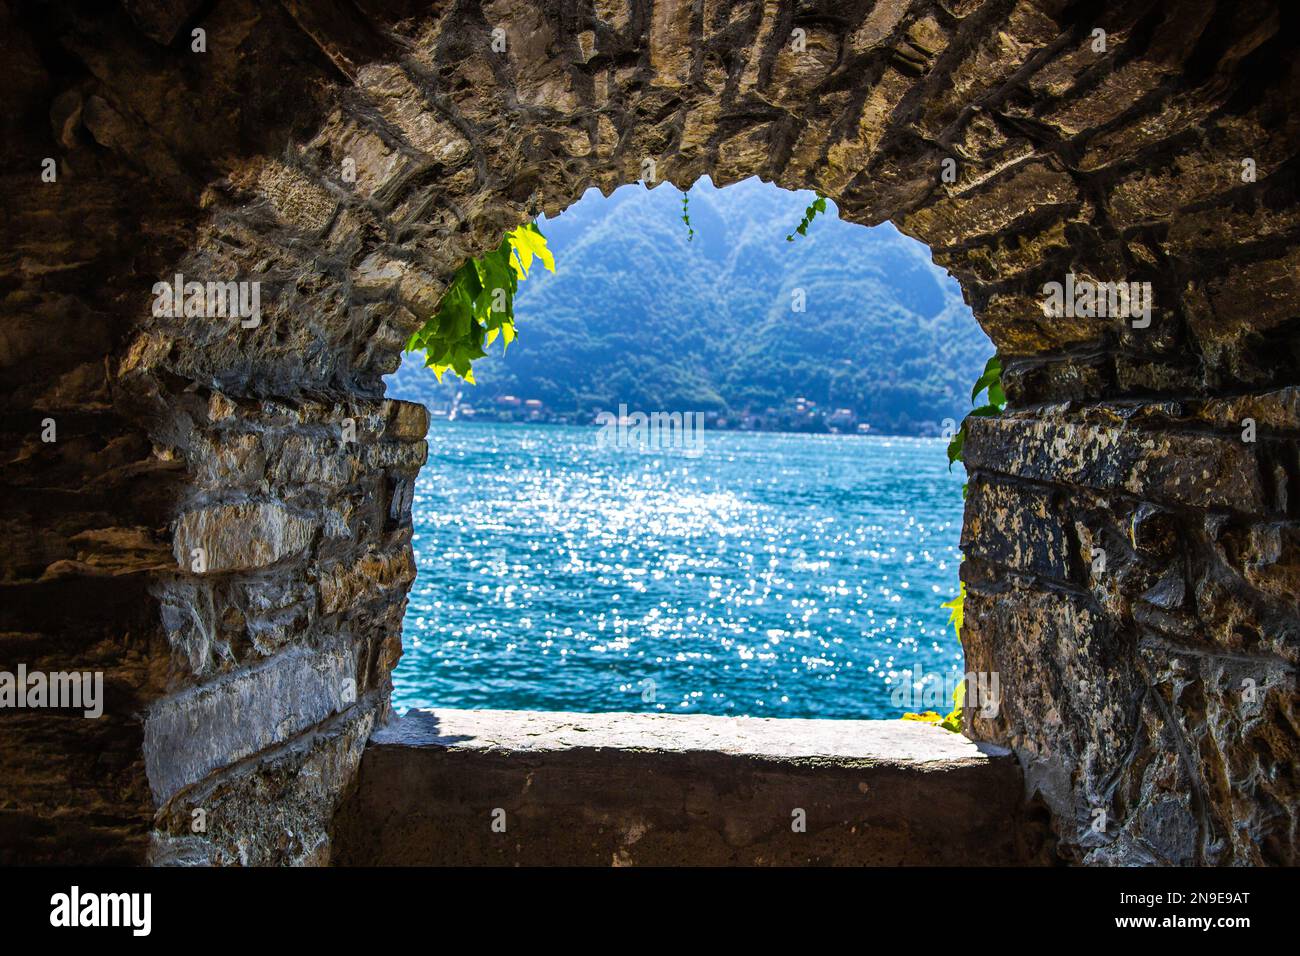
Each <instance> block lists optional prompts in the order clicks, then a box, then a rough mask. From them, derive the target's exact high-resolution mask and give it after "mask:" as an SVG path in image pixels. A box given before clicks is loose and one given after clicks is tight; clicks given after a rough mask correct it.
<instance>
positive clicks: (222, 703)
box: [144, 644, 357, 803]
mask: <svg viewBox="0 0 1300 956" xmlns="http://www.w3.org/2000/svg"><path fill="white" fill-rule="evenodd" d="M353 653H354V652H353V650H352V649H351V648H349V647H347V646H346V645H342V644H335V645H334V646H332V647H324V648H319V649H312V648H307V647H295V648H290V649H289V650H286V651H284V652H283V653H282V654H279V655H277V656H275V657H273V658H271V659H270V660H268V661H265V662H264V663H261V664H256V665H254V666H253V667H250V668H248V669H246V670H242V671H237V672H235V673H233V674H228V675H225V676H223V677H221V678H219V679H217V680H216V681H213V682H211V683H209V684H205V685H203V686H201V687H194V688H191V689H189V690H185V691H182V692H181V693H179V694H175V695H173V696H170V697H165V698H163V699H162V700H159V701H158V702H157V703H155V704H154V705H152V706H151V707H150V709H149V714H148V717H147V718H146V719H145V725H144V756H145V765H146V766H147V768H148V772H149V786H150V788H151V789H152V790H153V794H154V799H156V800H158V801H159V802H160V803H161V802H162V801H165V800H167V799H170V798H171V796H172V795H173V794H175V793H176V792H177V791H178V790H180V789H181V788H183V787H187V786H189V785H190V784H193V783H196V782H198V781H199V780H202V779H203V778H204V777H206V776H207V775H208V774H209V773H211V772H213V771H214V770H219V769H221V768H223V767H227V766H229V765H231V764H233V763H235V762H236V761H238V760H241V759H242V758H244V757H247V756H248V755H250V754H254V753H257V752H258V751H259V750H263V749H265V748H267V747H270V746H273V745H275V744H280V743H283V742H285V741H286V740H288V739H289V738H291V737H293V736H295V735H296V734H298V733H300V732H302V731H303V730H306V729H307V728H309V727H311V726H313V725H315V724H317V723H319V722H321V721H322V720H324V719H325V718H327V717H329V716H330V715H331V714H333V713H336V712H338V711H340V710H343V709H344V708H346V707H348V706H349V705H350V704H352V703H355V702H356V699H357V685H356V670H357V662H356V658H355V657H354V656H353Z"/></svg>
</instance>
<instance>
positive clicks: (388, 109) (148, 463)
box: [0, 0, 1300, 863]
mask: <svg viewBox="0 0 1300 956" xmlns="http://www.w3.org/2000/svg"><path fill="white" fill-rule="evenodd" d="M103 7H104V5H102V4H91V3H80V4H79V3H72V4H66V5H59V6H58V7H57V8H55V9H51V8H47V7H46V6H44V5H40V4H36V3H23V2H19V3H14V2H12V0H5V2H4V3H3V4H0V37H3V40H2V41H0V42H3V43H4V44H5V49H4V51H3V52H4V54H5V60H6V62H7V63H9V64H11V67H10V71H11V80H10V91H9V94H8V96H7V98H6V102H5V106H4V123H5V137H4V143H3V146H2V147H0V148H2V149H3V150H4V159H5V160H6V162H5V163H4V165H3V170H2V172H0V175H2V176H3V179H4V182H3V188H4V195H5V197H6V198H5V206H6V208H5V216H4V219H3V224H4V225H3V228H4V239H5V240H6V241H5V242H4V243H3V245H2V246H0V282H3V290H4V293H3V299H2V300H0V302H2V309H3V315H2V316H0V393H2V394H3V403H4V416H3V419H2V421H3V428H4V432H5V435H4V437H5V439H6V447H8V448H10V449H11V453H10V455H9V456H8V457H7V458H6V460H5V463H4V465H3V475H2V476H0V480H2V481H3V483H4V485H5V493H4V496H3V509H4V510H3V513H2V514H0V520H2V521H3V527H4V531H5V541H6V544H5V547H4V548H3V553H2V563H0V586H2V587H3V589H4V594H3V601H2V602H0V667H3V668H9V669H12V668H13V667H14V666H16V665H17V664H18V663H20V662H23V663H26V664H27V666H28V667H29V668H44V669H48V670H56V669H70V668H77V669H100V670H103V671H104V672H105V675H106V681H107V684H108V707H107V711H106V715H105V717H104V718H102V719H100V720H98V721H89V720H83V719H79V718H75V719H74V718H70V717H62V716H58V717H54V716H51V715H49V714H45V713H41V712H19V713H17V714H15V713H14V712H6V713H5V714H4V716H3V718H2V723H0V858H3V859H5V860H33V859H43V860H73V859H75V860H83V861H85V860H94V859H101V860H143V859H145V858H147V857H150V856H152V858H153V859H155V860H159V861H172V860H174V861H181V862H185V861H214V862H235V861H245V862H314V861H324V860H326V859H328V856H329V836H328V831H329V826H330V820H331V818H332V816H333V813H334V809H335V806H336V805H337V803H338V800H339V797H340V795H341V793H342V792H343V790H344V789H345V787H346V785H347V782H348V781H349V780H350V779H351V778H352V775H353V772H354V769H355V767H356V764H357V761H358V759H359V755H360V752H361V749H362V747H363V745H364V742H365V740H366V738H367V736H368V734H369V732H370V730H371V729H372V727H373V726H374V725H375V723H376V722H382V721H384V720H385V719H386V718H387V716H388V709H389V708H388V694H389V680H388V674H389V671H390V670H391V668H392V666H393V664H394V662H395V661H396V659H397V657H398V655H399V654H400V620H401V610H402V607H403V603H404V599H405V591H406V589H407V587H408V586H409V584H410V582H411V579H412V577H413V564H412V560H411V550H410V489H411V480H412V478H413V476H414V474H415V472H416V470H417V469H418V468H419V467H420V464H421V463H422V462H423V460H424V457H425V454H426V449H425V446H424V442H423V438H424V430H425V420H424V418H423V413H422V410H420V409H416V408H412V407H410V406H406V405H402V404H401V403H393V402H387V401H385V400H384V399H383V385H382V379H381V376H382V375H383V374H385V373H387V372H389V371H391V370H393V369H394V368H395V367H396V365H397V363H398V358H399V350H400V348H401V345H402V343H403V341H404V340H405V338H406V337H407V336H408V335H409V333H410V332H411V331H412V329H414V328H415V327H416V325H417V323H418V322H419V321H420V318H421V317H423V316H425V315H427V314H428V313H429V312H430V310H431V309H433V308H435V307H436V304H437V300H438V298H439V295H440V294H441V291H442V289H443V288H444V287H445V284H446V282H447V281H448V277H449V276H450V274H451V273H452V271H454V269H455V268H456V267H457V266H458V265H459V264H460V263H461V262H462V261H463V260H464V259H465V257H466V256H469V255H472V254H475V253H477V252H481V251H483V250H484V249H486V248H489V247H491V246H494V245H495V244H496V243H497V242H498V241H499V238H500V235H501V233H502V232H503V231H504V230H505V229H508V228H510V227H513V226H514V225H517V224H518V223H519V222H521V221H523V220H525V219H526V218H527V217H529V216H531V215H534V214H536V213H537V212H539V211H546V212H547V213H550V214H554V213H556V212H558V211H560V210H561V209H563V208H564V207H565V206H566V205H567V204H568V203H570V202H572V201H573V200H574V199H576V198H577V197H578V196H579V195H580V194H581V193H582V192H583V191H584V190H585V189H586V188H588V187H589V186H597V187H599V188H601V189H602V190H604V191H609V190H611V189H613V188H615V187H616V186H618V185H621V184H623V183H628V182H633V181H636V180H637V179H638V178H641V177H642V175H643V162H644V160H646V159H653V160H654V161H655V175H656V176H657V177H659V178H661V179H665V180H671V181H672V182H674V183H677V184H680V185H683V186H684V185H687V184H689V183H691V182H693V181H694V180H695V179H696V178H697V177H699V176H701V175H704V174H706V173H707V174H710V175H711V176H712V177H713V178H714V180H715V182H718V183H720V184H726V183H729V182H733V181H736V180H739V179H741V178H744V177H747V176H751V175H759V176H762V177H764V178H766V179H769V180H772V181H774V182H776V183H778V184H780V185H782V186H785V187H787V188H803V187H811V188H817V189H819V190H821V191H822V192H823V193H825V194H826V195H828V196H830V197H832V198H833V199H835V201H836V202H837V203H838V204H839V206H840V209H841V215H842V216H843V217H845V218H847V219H849V220H852V221H856V222H861V223H876V222H881V221H883V220H886V219H892V220H893V221H895V222H896V223H897V224H898V225H899V227H900V228H901V229H903V230H904V231H905V232H907V233H908V234H910V235H913V236H915V237H917V238H918V239H921V240H922V241H924V242H926V243H928V244H929V245H930V246H931V248H932V250H933V251H934V255H935V259H936V261H938V262H939V263H940V264H942V265H944V266H946V267H947V268H949V269H950V270H952V272H953V273H954V275H956V276H957V277H958V278H959V279H960V280H961V282H962V285H963V288H964V289H965V292H966V297H967V300H968V302H969V303H970V304H971V306H972V308H973V309H974V310H975V313H976V316H977V318H978V319H979V321H980V322H981V324H982V325H983V326H984V328H985V329H986V330H987V331H988V333H989V334H990V336H991V337H992V338H993V340H994V342H995V343H996V344H997V346H998V349H999V351H1000V353H1001V354H1002V356H1003V357H1004V361H1005V364H1006V368H1007V372H1006V375H1005V378H1006V383H1007V387H1008V394H1009V397H1010V401H1011V411H1010V413H1009V414H1008V415H1007V416H1005V417H1004V418H1003V419H1000V420H997V421H991V420H989V421H981V422H978V423H976V424H975V426H974V427H973V429H972V434H971V437H970V441H969V443H968V446H967V459H968V463H969V465H970V468H971V486H970V491H971V494H970V498H969V501H968V507H967V518H966V528H965V532H964V545H963V546H964V548H965V552H966V556H967V559H968V560H967V562H966V564H965V566H964V571H963V575H964V577H965V579H966V581H967V583H968V587H969V589H970V597H969V603H968V609H967V634H966V649H967V654H968V665H969V666H970V667H971V668H972V669H986V670H988V669H992V670H998V671H999V673H1000V674H1001V684H1002V688H1003V694H1004V698H1005V699H1006V704H1005V706H1004V708H1003V709H1002V711H1001V712H1000V714H999V715H998V717H997V718H996V719H993V720H982V719H977V720H974V721H973V722H972V724H971V726H970V727H969V729H968V732H969V733H971V734H972V735H973V736H975V737H976V738H977V739H987V740H992V741H996V742H1001V743H1005V744H1007V745H1009V746H1011V747H1013V748H1014V749H1015V750H1016V751H1017V753H1018V754H1020V756H1021V759H1022V761H1023V762H1024V764H1025V767H1026V773H1027V775H1028V779H1029V781H1030V783H1031V786H1032V787H1034V788H1035V789H1036V790H1037V792H1038V793H1039V794H1040V795H1041V797H1042V798H1043V799H1044V800H1045V801H1046V802H1047V803H1048V804H1049V805H1050V806H1051V808H1052V810H1053V811H1054V813H1055V824H1056V827H1057V831H1058V836H1059V838H1060V848H1061V852H1062V854H1063V855H1064V856H1065V858H1066V859H1070V860H1085V861H1088V862H1168V863H1176V862H1200V863H1253V862H1267V863H1280V862H1294V861H1295V857H1296V812H1297V810H1296V807H1297V796H1296V789H1297V788H1296V780H1295V765H1296V751H1297V746H1296V736H1297V733H1296V719H1295V713H1294V706H1295V693H1294V692H1295V666H1296V656H1297V650H1296V649H1297V627H1298V626H1300V607H1298V605H1297V597H1296V595H1297V593H1298V589H1297V549H1296V547H1295V544H1296V532H1297V527H1298V526H1297V508H1298V507H1300V504H1298V503H1297V502H1298V501H1300V494H1298V493H1297V489H1296V482H1297V476H1300V459H1298V458H1297V444H1296V438H1297V434H1298V433H1300V415H1298V413H1297V392H1296V386H1297V384H1298V382H1297V380H1298V379H1300V373H1298V372H1297V369H1300V341H1298V340H1300V318H1298V310H1297V302H1298V301H1300V294H1298V293H1300V289H1298V288H1297V283H1298V282H1300V278H1298V275H1300V270H1297V265H1298V264H1300V213H1298V212H1297V207H1296V175H1297V159H1296V154H1297V147H1298V144H1300V120H1298V119H1297V118H1296V117H1295V116H1294V111H1293V109H1292V104H1293V103H1294V102H1295V101H1296V93H1297V87H1298V86H1300V57H1297V56H1296V55H1295V53H1296V50H1295V46H1296V44H1297V38H1300V29H1297V26H1298V25H1300V24H1297V22H1296V21H1297V18H1298V16H1300V14H1298V13H1297V11H1295V10H1293V9H1292V8H1291V7H1290V5H1287V4H1282V3H1272V2H1260V3H1253V4H1240V3H1235V2H1229V0H1219V2H1210V0H1126V2H1122V3H1121V2H1105V0H1079V2H1067V0H876V2H870V0H856V2H855V0H850V2H838V0H837V2H829V0H826V2H821V3H816V2H812V3H797V4H796V3H788V2H777V0H753V2H749V3H744V2H742V3H722V2H719V0H702V2H697V3H685V2H677V3H671V2H666V0H659V2H654V3H651V2H648V0H636V2H624V0H592V2H565V3H557V4H534V3H524V2H516V0H495V2H490V3H481V2H478V0H472V2H470V0H467V2H460V3H456V4H450V3H448V4H434V5H432V6H430V5H428V4H415V3H411V2H409V0H321V2H313V3H305V2H298V0H282V2H280V3H270V2H260V3H259V2H253V0H217V2H215V3H202V2H199V0H124V2H123V3H122V4H121V6H120V7H116V8H108V9H103ZM496 29H499V30H501V31H504V32H503V34H500V33H498V34H496V36H497V37H501V36H504V41H505V44H504V47H505V48H504V50H503V51H500V52H498V51H496V50H494V49H493V39H494V34H493V31H494V30H496ZM195 30H202V31H203V34H202V36H203V39H204V41H205V49H204V50H203V51H202V52H197V51H195V49H194V43H195V41H194V39H193V37H194V33H193V31H195ZM1097 30H1103V31H1104V32H1105V37H1104V44H1103V45H1102V46H1099V45H1098V42H1099V39H1100V38H1099V37H1098V36H1097V35H1096V34H1095V31H1097ZM796 31H798V32H796ZM796 39H797V40H798V41H799V45H801V46H802V49H801V50H796V49H795V48H794V47H795V45H796V44H795V42H794V41H795V40H796ZM47 157H48V158H51V159H53V160H54V161H55V165H56V166H57V170H58V176H57V180H56V181H55V182H43V181H42V179H41V172H42V161H43V160H44V159H45V158H47ZM1248 170H1249V171H1250V172H1248ZM353 171H355V176H353V175H351V173H352V172H353ZM1071 272H1072V273H1074V274H1076V275H1077V276H1078V277H1080V278H1086V279H1090V280H1096V281H1129V282H1150V283H1151V286H1152V289H1153V297H1154V303H1155V308H1154V310H1153V313H1152V319H1151V324H1150V326H1149V327H1146V328H1134V327H1133V326H1132V324H1131V323H1130V322H1128V321H1125V320H1122V319H1113V318H1112V319H1097V318H1068V319H1067V318H1053V317H1049V316H1047V315H1045V312H1044V309H1043V301H1042V295H1041V291H1040V290H1041V288H1042V286H1043V284H1044V283H1046V282H1051V281H1064V280H1065V277H1066V274H1067V273H1071ZM176 273H182V274H183V275H184V276H185V277H186V278H187V279H193V280H197V281H221V282H226V281H247V282H252V281H256V282H259V283H260V284H261V285H260V288H261V316H260V322H259V323H258V324H257V325H256V326H255V327H243V326H241V324H240V323H239V322H238V321H236V320H232V319H211V318H199V317H189V318H185V317H180V318H166V317H155V316H154V315H152V314H151V304H152V303H153V299H154V297H153V294H152V293H151V289H152V286H153V285H154V283H156V282H160V281H170V280H171V278H172V276H173V275H175V274H176ZM524 332H525V334H526V330H524ZM48 418H53V419H54V420H55V421H56V423H57V429H58V437H57V441H55V442H52V443H49V442H43V441H42V440H41V433H42V423H43V422H44V421H45V420H46V419H48ZM1244 418H1253V419H1254V420H1255V422H1256V423H1257V434H1256V441H1254V442H1245V441H1243V440H1242V435H1243V428H1244V426H1243V424H1242V419H1244ZM353 431H355V434H353ZM195 549H200V552H201V554H202V561H201V562H200V564H198V565H196V564H195V563H194V551H195ZM1095 549H1100V550H1102V551H1104V552H1105V556H1106V563H1105V568H1104V569H1101V568H1099V567H1098V566H1097V564H1096V556H1095V554H1094V550H1095ZM199 567H201V568H202V570H198V568H199ZM1247 679H1249V680H1251V681H1254V684H1253V685H1247V686H1253V688H1254V690H1253V692H1252V693H1249V694H1244V693H1243V691H1242V687H1243V683H1242V682H1243V681H1245V680H1247ZM1248 698H1249V699H1248ZM195 811H202V812H201V813H198V814H196V812H195ZM1097 811H1104V812H1105V814H1106V818H1105V820H1104V822H1105V826H1104V827H1103V828H1102V830H1101V832H1098V831H1097V830H1096V829H1094V827H1093V823H1094V822H1095V821H1096V820H1097ZM199 819H201V820H202V821H203V824H204V827H205V829H203V830H202V831H201V832H195V821H196V820H199ZM151 848H152V849H151Z"/></svg>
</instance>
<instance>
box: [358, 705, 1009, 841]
mask: <svg viewBox="0 0 1300 956" xmlns="http://www.w3.org/2000/svg"><path fill="white" fill-rule="evenodd" d="M1022 794H1023V781H1022V778H1021V774H1020V768H1019V765H1018V763H1017V762H1016V760H1015V758H1014V757H1013V756H1012V755H1011V754H1010V753H1009V752H1008V751H1006V750H1004V749H1002V748H997V747H991V746H988V745H983V744H975V743H972V742H971V741H969V740H967V739H966V738H965V737H962V736H960V735H957V734H951V733H949V732H948V731H945V730H942V729H940V728H937V727H933V726H930V725H926V724H920V723H916V722H913V721H903V720H795V719H780V718H730V717H712V716H701V715H675V714H631V713H623V714H585V713H543V712H531V711H493V710H433V711H416V712H412V713H409V714H407V715H406V716H404V717H402V718H401V719H399V720H397V721H395V722H394V723H393V724H391V725H390V726H388V727H386V728H384V729H382V730H380V731H377V732H376V733H375V734H374V735H373V736H372V737H371V740H370V743H369V745H368V746H367V748H366V751H365V754H364V756H363V757H362V761H361V768H360V771H359V773H358V778H357V786H356V788H355V790H354V791H353V792H352V793H351V794H350V795H349V797H348V799H347V801H346V802H345V804H344V806H343V807H342V808H341V809H340V811H339V814H338V816H337V818H336V821H335V834H334V836H335V841H334V847H335V849H334V862H336V863H340V864H366V865H387V864H395V865H406V864H410V865H446V864H457V865H569V866H572V865H592V866H609V865H632V864H648V865H807V864H823V865H825V864H834V865H911V864H921V865H925V864H946V865H955V864H983V865H996V864H1010V863H1018V862H1024V861H1025V858H1026V857H1025V850H1024V842H1025V841H1023V840H1022V839H1021V818H1022V807H1023V797H1022ZM796 821H799V822H801V823H802V824H803V826H802V828H800V827H799V826H797V825H796ZM494 822H495V823H496V824H497V826H496V827H494V826H493V824H494ZM502 825H504V830H502V829H501V826H502Z"/></svg>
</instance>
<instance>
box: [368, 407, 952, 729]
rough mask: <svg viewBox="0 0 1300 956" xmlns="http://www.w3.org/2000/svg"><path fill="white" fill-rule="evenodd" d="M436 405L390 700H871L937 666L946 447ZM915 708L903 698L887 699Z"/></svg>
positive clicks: (725, 705) (875, 708)
mask: <svg viewBox="0 0 1300 956" xmlns="http://www.w3.org/2000/svg"><path fill="white" fill-rule="evenodd" d="M596 435H597V429H595V428H589V429H587V428H569V427H562V426H555V425H507V424H468V423H461V422H452V423H446V422H435V423H434V424H433V425H432V427H431V429H430V434H429V445H430V454H429V463H428V464H427V465H426V466H425V467H424V470H423V471H422V472H421V474H420V478H419V483H418V486H417V490H416V497H415V505H414V510H415V550H416V555H417V559H418V564H419V577H418V578H417V580H416V583H415V587H414V588H413V590H412V593H411V600H410V604H409V606H408V607H407V611H406V622H405V634H404V638H403V644H404V647H405V654H404V656H403V658H402V661H401V663H400V665H399V666H398V668H397V670H396V671H395V672H394V674H393V683H394V706H395V707H396V708H397V710H398V711H399V712H402V711H404V710H406V709H408V708H411V707H434V706H442V707H493V708H503V709H534V710H576V711H611V710H657V711H665V712H671V713H706V714H730V715H737V716H738V715H751V716H768V717H839V718H847V717H894V716H897V715H898V714H899V713H900V708H899V707H896V706H893V705H892V704H891V702H890V692H891V690H893V689H894V688H895V687H896V686H898V680H899V679H900V676H902V677H904V678H905V677H906V675H900V671H903V670H912V669H917V670H923V671H925V672H928V673H929V674H930V675H931V678H934V679H937V678H939V677H942V676H945V675H947V674H949V673H954V674H955V673H956V672H957V671H958V670H959V668H960V664H961V651H960V647H959V646H958V643H957V640H956V637H955V636H954V634H953V632H952V629H951V628H950V627H948V626H947V618H948V612H947V611H946V610H945V609H943V608H941V607H940V604H941V603H942V602H944V601H947V600H949V599H950V598H951V597H952V596H953V594H954V593H955V591H956V588H957V565H958V561H959V557H958V553H957V541H958V535H959V533H960V529H961V509H962V500H961V483H962V481H963V475H962V474H961V468H960V466H956V467H954V468H953V471H952V473H951V474H950V473H949V472H948V469H947V462H946V458H945V455H944V445H943V442H941V441H940V440H938V439H913V438H886V437H857V436H843V437H841V436H806V435H782V434H770V433H769V434H741V433H734V432H708V433H706V435H705V439H704V449H703V453H702V454H701V456H700V457H698V458H686V457H682V456H680V454H678V455H672V454H662V455H641V454H637V453H635V452H631V453H630V452H627V451H622V450H617V449H614V448H602V447H598V445H597V442H596ZM910 709H919V708H910Z"/></svg>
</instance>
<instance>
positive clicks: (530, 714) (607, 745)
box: [370, 710, 1011, 771]
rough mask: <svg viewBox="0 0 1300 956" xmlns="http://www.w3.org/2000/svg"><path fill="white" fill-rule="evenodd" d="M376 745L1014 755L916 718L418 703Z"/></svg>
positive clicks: (849, 755)
mask: <svg viewBox="0 0 1300 956" xmlns="http://www.w3.org/2000/svg"><path fill="white" fill-rule="evenodd" d="M370 745H371V746H372V747H436V748H440V749H443V750H447V751H462V752H468V751H474V752H494V751H495V752H509V753H518V754H555V753H561V752H565V751H574V750H623V751H633V752H638V753H646V754H654V753H660V754H686V753H714V754H720V755H722V754H725V755H727V756H729V757H740V758H745V759H755V760H765V761H767V760H770V761H776V762H781V763H791V764H806V765H816V766H827V765H834V766H839V767H846V768H865V767H875V766H891V767H900V768H910V769H914V770H921V771H925V770H944V769H951V768H956V767H972V766H980V765H985V764H988V763H989V762H990V761H994V760H997V759H999V758H1003V759H1005V758H1009V757H1010V753H1011V752H1010V751H1009V750H1007V749H1006V748H1005V747H998V746H996V745H994V744H983V743H975V742H974V741H971V740H968V739H967V738H966V737H963V736H962V735H961V734H954V733H950V732H948V731H946V730H943V729H942V728H939V727H935V726H933V725H930V724H923V723H920V722H919V721H913V720H810V719H798V718H775V717H714V716H709V715H704V714H647V713H626V712H625V713H600V714H588V713H567V712H563V711H533V710H416V711H410V712H409V713H407V714H406V715H405V716H403V717H401V718H399V719H398V720H396V721H394V722H392V723H391V724H389V725H388V726H387V727H384V728H382V729H381V730H379V731H377V732H376V733H375V734H374V735H373V736H372V737H371V738H370Z"/></svg>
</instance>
